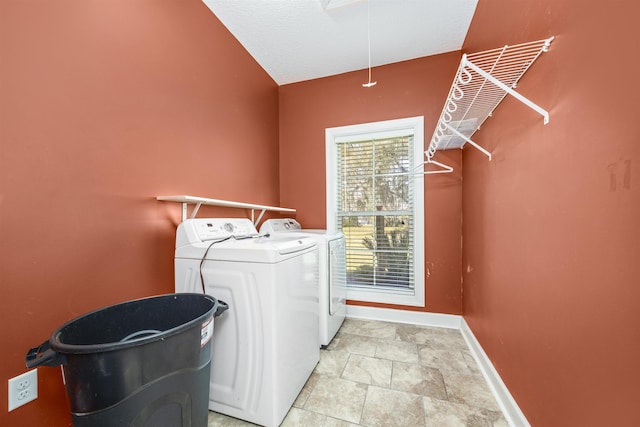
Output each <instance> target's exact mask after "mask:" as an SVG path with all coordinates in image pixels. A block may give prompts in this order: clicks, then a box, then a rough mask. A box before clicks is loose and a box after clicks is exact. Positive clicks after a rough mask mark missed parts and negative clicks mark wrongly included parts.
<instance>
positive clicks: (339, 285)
mask: <svg viewBox="0 0 640 427" xmlns="http://www.w3.org/2000/svg"><path fill="white" fill-rule="evenodd" d="M327 243H328V250H329V257H328V258H329V259H328V260H329V263H328V264H329V265H328V268H329V272H328V280H329V284H328V285H329V314H330V315H332V316H333V315H334V314H336V313H337V312H338V311H339V310H340V309H341V307H343V306H344V304H345V303H346V300H347V265H346V264H347V254H346V246H345V238H344V236H342V237H340V238H339V239H335V240H329V241H328V242H327Z"/></svg>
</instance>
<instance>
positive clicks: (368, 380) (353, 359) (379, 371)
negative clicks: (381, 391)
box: [342, 354, 393, 388]
mask: <svg viewBox="0 0 640 427" xmlns="http://www.w3.org/2000/svg"><path fill="white" fill-rule="evenodd" d="M392 363H393V362H391V361H390V360H386V359H377V358H374V357H367V356H361V355H359V354H352V355H351V356H350V357H349V361H348V362H347V366H346V367H345V368H344V372H343V373H342V378H344V379H345V380H350V381H357V382H359V383H364V384H373V385H376V386H379V387H386V388H389V386H390V385H391V367H392Z"/></svg>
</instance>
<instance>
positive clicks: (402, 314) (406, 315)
mask: <svg viewBox="0 0 640 427" xmlns="http://www.w3.org/2000/svg"><path fill="white" fill-rule="evenodd" d="M347 317H352V318H355V319H368V320H382V321H385V322H396V323H409V324H413V325H421V326H437V327H440V328H449V329H460V321H461V320H462V316H457V315H455V314H441V313H426V312H423V311H407V310H395V309H392V308H377V307H365V306H360V305H348V306H347Z"/></svg>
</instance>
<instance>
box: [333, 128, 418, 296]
mask: <svg viewBox="0 0 640 427" xmlns="http://www.w3.org/2000/svg"><path fill="white" fill-rule="evenodd" d="M335 143H336V148H337V149H336V155H337V159H336V164H337V174H336V175H337V183H336V184H337V185H336V189H337V191H338V193H339V194H337V197H336V200H337V212H336V214H337V226H338V229H340V230H342V232H343V233H344V234H345V236H346V244H347V247H346V258H347V284H348V286H349V287H364V288H369V289H371V288H374V289H381V288H384V290H385V291H389V290H392V291H397V292H411V291H412V290H413V289H414V285H415V283H414V274H413V272H414V261H413V259H414V256H413V255H414V254H413V251H414V239H415V231H414V228H415V227H414V217H413V212H414V209H413V203H414V197H413V195H414V189H413V179H411V175H410V174H409V172H410V171H411V167H412V165H413V164H414V159H413V151H414V150H413V135H412V134H406V131H405V132H400V133H398V132H396V133H395V135H394V134H389V133H385V134H378V135H366V137H363V136H360V137H357V136H356V137H352V138H345V137H343V138H341V139H339V140H338V139H336V141H335Z"/></svg>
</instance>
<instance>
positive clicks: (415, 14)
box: [203, 0, 478, 85]
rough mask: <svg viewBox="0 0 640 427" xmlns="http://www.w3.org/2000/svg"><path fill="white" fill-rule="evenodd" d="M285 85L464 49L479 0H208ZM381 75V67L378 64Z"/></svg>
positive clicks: (241, 41) (256, 56) (270, 73)
mask: <svg viewBox="0 0 640 427" xmlns="http://www.w3.org/2000/svg"><path fill="white" fill-rule="evenodd" d="M203 1H204V3H205V4H206V5H207V6H208V7H209V8H210V9H211V10H212V11H213V13H214V14H215V15H216V16H217V17H218V19H220V20H221V21H222V23H223V24H224V25H225V26H226V27H227V28H228V29H229V31H231V33H232V34H233V35H234V36H235V37H236V38H237V39H238V41H239V42H240V43H241V44H242V45H243V46H244V47H245V49H247V51H248V52H249V53H250V54H251V55H252V56H253V57H254V58H255V59H256V61H257V62H258V63H259V64H260V65H261V66H262V67H263V68H264V69H265V71H266V72H267V73H268V74H269V75H270V76H271V78H273V80H275V81H276V83H278V84H279V85H283V84H288V83H294V82H299V81H303V80H310V79H315V78H320V77H326V76H332V75H336V74H341V73H346V72H349V71H355V70H362V69H366V68H367V67H368V60H369V58H368V48H367V46H368V42H367V10H368V9H369V13H370V17H371V18H370V36H371V65H372V66H373V67H375V66H378V65H385V64H391V63H394V62H400V61H405V60H408V59H415V58H420V57H423V56H430V55H436V54H439V53H444V52H451V51H454V50H459V49H460V48H461V47H462V43H463V42H464V38H465V36H466V34H467V30H468V29H469V25H470V23H471V18H472V17H473V13H474V11H475V8H476V4H477V2H478V0H203ZM373 74H374V75H373V80H375V69H374V70H373Z"/></svg>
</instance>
